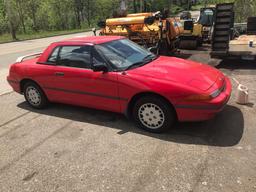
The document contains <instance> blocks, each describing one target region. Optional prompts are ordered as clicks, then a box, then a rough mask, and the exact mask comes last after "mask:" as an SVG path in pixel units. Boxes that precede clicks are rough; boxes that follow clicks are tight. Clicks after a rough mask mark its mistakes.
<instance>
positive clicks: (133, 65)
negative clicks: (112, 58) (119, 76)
mask: <svg viewBox="0 0 256 192" xmlns="http://www.w3.org/2000/svg"><path fill="white" fill-rule="evenodd" d="M144 64H146V63H145V61H139V62H136V63H133V64H131V65H129V66H128V67H126V68H125V69H124V71H126V70H129V69H131V68H133V67H135V66H142V65H144Z"/></svg>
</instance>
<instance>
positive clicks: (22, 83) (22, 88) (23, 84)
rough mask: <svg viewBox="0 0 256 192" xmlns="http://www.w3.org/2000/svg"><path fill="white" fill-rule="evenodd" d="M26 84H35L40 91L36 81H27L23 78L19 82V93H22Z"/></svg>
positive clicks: (27, 79)
mask: <svg viewBox="0 0 256 192" xmlns="http://www.w3.org/2000/svg"><path fill="white" fill-rule="evenodd" d="M28 82H33V83H35V84H36V85H37V86H39V87H40V88H41V89H42V87H41V86H40V85H39V84H38V83H37V82H36V81H34V80H32V79H29V78H25V79H22V80H21V81H20V92H21V93H23V92H24V86H25V84H26V83H28ZM42 90H43V89H42Z"/></svg>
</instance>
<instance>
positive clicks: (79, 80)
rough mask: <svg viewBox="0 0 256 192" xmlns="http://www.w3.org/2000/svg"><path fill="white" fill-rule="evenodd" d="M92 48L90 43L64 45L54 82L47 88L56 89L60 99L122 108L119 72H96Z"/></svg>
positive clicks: (99, 106)
mask: <svg viewBox="0 0 256 192" xmlns="http://www.w3.org/2000/svg"><path fill="white" fill-rule="evenodd" d="M92 49H93V47H92V46H91V45H77V46H75V45H72V46H69V45H67V46H61V48H60V50H59V55H58V59H57V65H56V66H55V71H54V74H53V77H54V83H53V85H54V86H52V87H49V88H48V89H51V90H52V91H54V92H55V98H54V100H55V101H57V102H62V103H68V104H74V105H80V106H87V107H92V108H97V109H104V110H109V111H114V112H119V111H120V98H119V96H118V84H117V74H116V72H107V73H104V72H94V71H93V70H92V61H93V60H94V61H96V60H95V58H93V57H92ZM100 59H102V58H100ZM102 62H104V61H103V60H102Z"/></svg>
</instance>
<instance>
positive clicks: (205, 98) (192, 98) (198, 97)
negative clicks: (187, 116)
mask: <svg viewBox="0 0 256 192" xmlns="http://www.w3.org/2000/svg"><path fill="white" fill-rule="evenodd" d="M225 89H226V82H224V83H223V85H222V86H221V87H220V88H219V89H217V90H215V91H214V92H212V93H211V94H210V95H208V94H198V95H190V96H188V97H186V98H185V101H210V100H212V99H214V98H216V97H218V96H219V95H220V94H221V93H222V92H223V91H224V90H225Z"/></svg>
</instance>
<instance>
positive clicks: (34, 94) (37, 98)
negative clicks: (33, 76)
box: [26, 86, 41, 106]
mask: <svg viewBox="0 0 256 192" xmlns="http://www.w3.org/2000/svg"><path fill="white" fill-rule="evenodd" d="M26 96H27V99H28V101H29V103H30V104H31V105H34V106H38V105H40V103H41V95H40V93H39V91H38V90H37V89H36V88H35V87H33V86H29V87H27V90H26Z"/></svg>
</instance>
